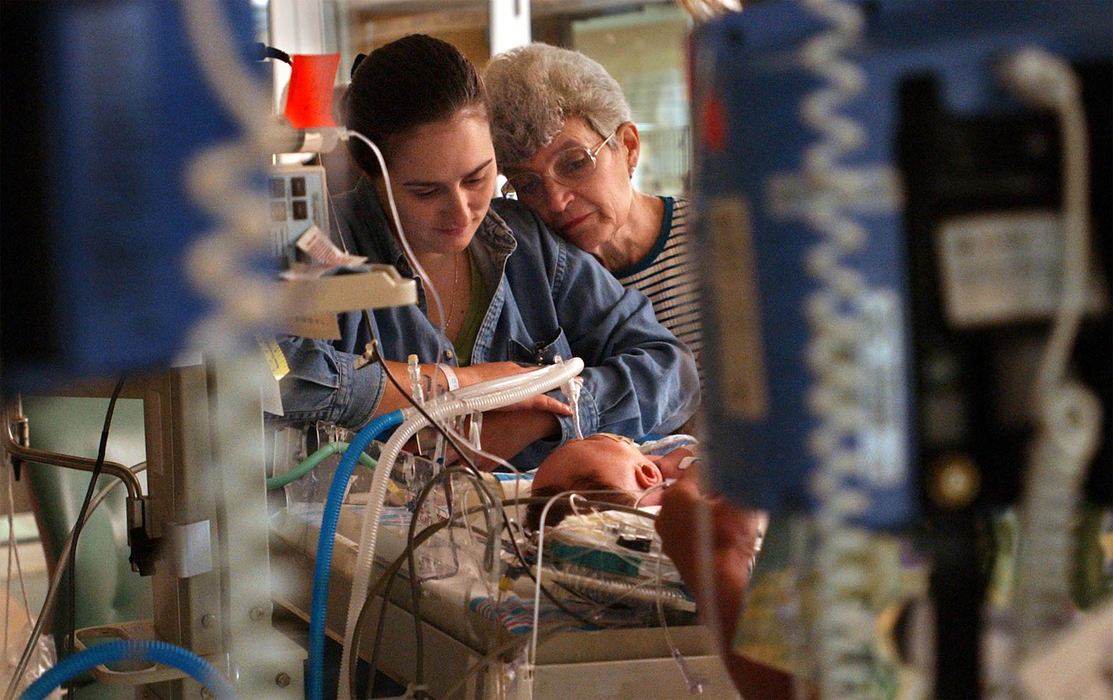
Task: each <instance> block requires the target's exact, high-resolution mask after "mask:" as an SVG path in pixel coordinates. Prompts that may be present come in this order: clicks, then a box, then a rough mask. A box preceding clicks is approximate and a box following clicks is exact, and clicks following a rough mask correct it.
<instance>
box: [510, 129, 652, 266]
mask: <svg viewBox="0 0 1113 700" xmlns="http://www.w3.org/2000/svg"><path fill="white" fill-rule="evenodd" d="M629 126H630V125H629V124H624V125H623V126H621V127H619V129H618V131H617V132H616V133H615V135H614V136H613V137H612V139H611V142H612V143H614V144H617V145H618V148H617V149H616V148H612V147H611V144H610V143H608V144H607V145H605V146H603V147H602V148H600V149H599V152H598V154H597V155H596V158H595V172H594V173H592V174H591V176H589V177H587V178H586V179H584V180H583V181H582V182H580V183H578V184H576V185H574V186H571V187H566V186H564V185H561V184H559V183H557V182H555V181H554V180H553V179H552V178H551V177H548V176H547V173H549V172H550V167H551V166H552V163H553V161H554V160H555V158H556V156H557V154H558V153H560V152H561V151H563V150H564V149H566V148H568V147H569V146H583V147H586V148H587V149H589V150H593V149H595V148H596V147H597V146H598V145H599V143H600V142H601V141H602V140H603V136H605V134H604V135H600V134H598V133H596V131H595V130H594V129H592V128H591V126H589V125H588V123H587V122H586V121H584V120H583V119H580V118H578V117H573V118H571V119H569V120H568V121H566V122H565V123H564V127H563V128H562V129H561V130H560V131H558V132H557V134H556V136H555V137H553V140H552V141H551V142H550V143H549V145H548V146H545V147H544V148H542V149H541V150H539V151H537V152H536V153H534V154H533V156H532V157H531V158H530V159H529V160H526V161H524V162H522V163H519V164H518V165H516V166H515V167H514V168H508V169H507V173H506V174H507V175H511V174H512V173H514V172H522V171H529V172H533V173H537V174H539V175H542V180H543V181H544V195H543V196H542V197H541V198H540V199H539V200H538V201H529V202H526V204H527V205H529V207H530V208H531V209H533V210H534V211H535V212H537V215H538V216H540V217H541V219H542V220H543V221H544V222H545V223H546V224H548V225H549V228H551V229H553V231H555V232H556V233H558V234H559V235H560V236H562V237H564V238H565V239H567V240H568V241H569V242H571V243H572V244H573V245H575V246H577V247H579V248H583V249H584V250H586V251H588V252H589V253H596V254H598V250H599V248H600V246H602V245H603V244H604V243H606V242H607V241H608V240H610V239H611V238H612V237H613V236H614V235H615V232H616V231H618V230H619V229H621V228H622V227H623V226H624V225H625V224H626V220H627V217H628V216H629V214H630V204H631V202H632V201H633V196H634V188H633V185H632V184H631V182H630V173H631V172H632V168H633V163H631V162H630V159H631V158H633V159H634V160H635V162H636V158H637V148H638V143H637V135H636V131H635V132H633V133H631V130H630V129H629V128H628V127H629ZM631 138H632V139H633V143H631ZM631 148H633V149H634V150H633V152H631Z"/></svg>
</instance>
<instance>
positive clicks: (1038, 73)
mask: <svg viewBox="0 0 1113 700" xmlns="http://www.w3.org/2000/svg"><path fill="white" fill-rule="evenodd" d="M1001 78H1002V81H1003V82H1004V83H1005V85H1006V86H1008V87H1009V88H1010V89H1011V90H1012V91H1013V92H1014V93H1015V94H1016V95H1017V96H1018V97H1020V98H1021V99H1022V100H1024V101H1025V102H1027V103H1029V104H1032V105H1034V106H1036V107H1042V108H1046V109H1052V110H1054V111H1055V112H1056V114H1057V116H1058V117H1059V127H1060V136H1061V140H1062V159H1061V163H1062V183H1063V213H1062V218H1063V278H1062V280H1063V281H1062V285H1061V287H1062V288H1061V290H1060V293H1059V304H1058V309H1057V312H1056V314H1055V318H1054V321H1053V324H1052V331H1051V335H1050V338H1049V340H1048V343H1047V345H1046V346H1045V348H1044V354H1043V357H1042V358H1041V360H1040V365H1039V370H1038V373H1037V376H1036V391H1037V397H1036V401H1037V402H1039V401H1041V400H1042V396H1041V395H1042V394H1043V393H1044V392H1046V391H1049V390H1050V389H1052V388H1053V387H1054V386H1055V385H1057V384H1059V383H1061V382H1062V381H1063V379H1064V378H1065V376H1066V372H1067V364H1068V362H1069V359H1070V353H1071V350H1072V348H1073V346H1074V341H1075V337H1076V335H1077V333H1078V326H1079V323H1081V321H1082V317H1083V315H1084V313H1085V307H1086V283H1087V278H1088V274H1089V249H1090V178H1089V170H1090V166H1089V137H1088V135H1087V133H1086V111H1085V105H1084V104H1083V101H1082V85H1081V83H1080V81H1079V80H1078V76H1077V75H1075V73H1074V71H1073V70H1072V69H1071V67H1070V65H1069V64H1068V63H1067V62H1066V61H1064V60H1062V59H1061V58H1058V57H1056V56H1052V55H1051V54H1049V53H1047V52H1046V51H1044V50H1042V49H1038V48H1027V49H1023V50H1021V51H1018V52H1016V53H1015V54H1013V55H1011V56H1010V57H1009V58H1008V60H1006V61H1005V62H1004V63H1003V64H1002V67H1001Z"/></svg>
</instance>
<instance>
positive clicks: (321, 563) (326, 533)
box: [305, 411, 403, 700]
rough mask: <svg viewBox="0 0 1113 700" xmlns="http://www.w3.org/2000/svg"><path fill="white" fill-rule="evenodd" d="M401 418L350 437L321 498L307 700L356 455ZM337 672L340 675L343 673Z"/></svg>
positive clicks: (315, 678) (318, 660) (320, 688)
mask: <svg viewBox="0 0 1113 700" xmlns="http://www.w3.org/2000/svg"><path fill="white" fill-rule="evenodd" d="M402 419H403V413H402V411H393V412H391V413H387V414H385V415H382V416H379V417H378V418H375V419H374V420H372V421H371V422H370V423H368V424H367V425H366V426H364V427H363V429H362V430H360V431H359V432H358V433H356V436H355V437H354V438H352V441H351V442H350V443H349V444H348V449H346V450H344V456H343V457H341V458H340V464H339V465H338V466H337V467H336V474H335V475H333V477H332V485H331V486H330V487H329V492H328V498H327V499H326V501H325V511H324V514H323V515H322V516H321V534H320V537H319V538H318V540H317V559H316V562H315V563H314V569H313V602H312V607H311V608H310V614H309V662H308V667H307V669H306V676H305V687H306V696H307V697H309V698H310V699H311V700H319V699H320V698H322V697H323V695H324V659H325V609H326V606H327V604H328V581H329V572H330V567H331V563H332V547H333V543H334V541H335V539H336V526H337V523H338V522H339V521H340V505H341V503H342V502H343V501H344V493H345V491H347V489H348V480H349V479H350V478H351V476H352V471H353V470H354V469H355V466H356V462H357V461H358V460H359V458H360V455H361V454H362V453H363V451H364V450H365V449H366V448H367V446H368V445H370V444H371V441H372V440H374V439H375V438H376V437H378V436H379V435H380V434H382V433H383V431H385V430H387V429H389V428H393V427H394V426H396V425H398V424H399V423H401V422H402ZM381 462H382V460H380V463H381ZM389 471H390V469H389V467H388V468H387V469H386V470H385V472H384V470H383V469H376V470H375V483H378V482H379V481H380V475H381V474H382V473H387V472H389ZM384 488H385V481H384ZM381 499H382V496H381V495H380V500H381ZM346 651H347V649H345V652H346ZM340 675H341V678H343V677H344V675H345V674H340Z"/></svg>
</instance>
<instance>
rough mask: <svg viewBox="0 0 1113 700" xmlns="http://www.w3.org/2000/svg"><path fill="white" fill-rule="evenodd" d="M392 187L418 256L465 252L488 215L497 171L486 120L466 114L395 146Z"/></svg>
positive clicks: (420, 129)
mask: <svg viewBox="0 0 1113 700" xmlns="http://www.w3.org/2000/svg"><path fill="white" fill-rule="evenodd" d="M389 167H390V184H391V190H392V191H393V193H394V201H395V203H396V204H397V206H398V216H399V218H400V219H401V222H402V230H403V231H405V233H406V238H407V240H408V241H409V243H410V246H411V247H412V248H413V249H414V252H415V253H416V254H417V255H422V254H449V253H458V252H459V251H462V250H464V249H465V248H466V247H467V246H468V243H470V242H471V239H472V236H474V235H475V231H476V229H477V228H478V227H479V222H481V221H482V220H483V217H484V216H486V215H487V209H488V207H489V206H490V204H491V197H492V196H493V193H494V188H495V178H496V176H497V168H496V165H495V148H494V146H493V145H492V143H491V132H490V128H489V126H488V122H487V120H486V118H485V117H482V116H480V115H478V114H475V113H470V112H461V113H459V114H457V115H455V116H454V117H452V118H450V119H448V120H445V121H439V122H433V123H430V124H422V125H420V126H416V127H414V128H413V129H411V130H409V131H407V132H404V133H402V134H399V135H397V136H395V137H394V138H392V139H391V143H390V162H389Z"/></svg>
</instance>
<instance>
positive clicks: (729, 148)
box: [691, 0, 1113, 528]
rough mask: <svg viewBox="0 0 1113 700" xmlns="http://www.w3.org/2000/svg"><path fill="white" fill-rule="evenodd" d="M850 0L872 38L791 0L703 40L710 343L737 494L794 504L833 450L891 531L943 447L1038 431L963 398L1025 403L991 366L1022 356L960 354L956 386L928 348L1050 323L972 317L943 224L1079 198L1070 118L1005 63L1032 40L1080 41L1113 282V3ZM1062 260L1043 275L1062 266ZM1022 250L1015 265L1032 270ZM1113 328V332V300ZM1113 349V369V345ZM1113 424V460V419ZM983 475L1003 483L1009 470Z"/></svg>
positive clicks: (721, 484)
mask: <svg viewBox="0 0 1113 700" xmlns="http://www.w3.org/2000/svg"><path fill="white" fill-rule="evenodd" d="M847 5H849V6H850V7H854V8H857V9H859V10H861V11H862V14H861V17H862V18H863V19H864V20H865V24H864V25H863V26H862V27H861V28H860V31H859V32H858V38H857V39H851V38H848V35H847V34H846V33H845V32H844V33H843V35H842V36H841V37H840V33H839V30H838V29H836V28H835V25H834V24H832V23H831V22H828V21H825V20H824V19H822V18H820V17H818V16H817V15H816V14H815V13H813V12H811V11H810V10H808V9H806V8H805V7H804V3H801V2H778V1H769V2H762V3H757V4H755V5H753V6H750V7H747V9H746V11H744V12H742V13H739V14H735V15H730V16H727V17H725V18H722V19H720V20H717V21H714V22H711V23H708V24H706V25H704V26H701V27H698V28H697V30H696V32H695V34H694V36H693V38H692V42H691V44H692V47H693V48H692V78H693V85H694V88H693V91H694V95H693V128H694V132H695V138H694V144H695V151H696V153H695V161H696V162H695V167H694V169H693V189H694V197H695V200H696V205H697V211H698V217H697V220H698V223H697V227H698V232H699V238H700V243H701V245H702V246H703V251H702V254H703V255H704V256H705V259H707V260H708V261H709V264H710V267H709V274H708V276H707V278H706V279H705V280H704V281H705V286H704V293H705V299H706V301H705V306H706V313H705V317H704V324H705V325H704V327H705V332H706V333H707V334H708V341H709V342H708V343H707V350H706V351H705V352H706V356H705V362H706V365H707V369H708V376H710V377H714V378H715V379H714V380H713V381H712V382H710V383H709V387H708V394H709V396H708V400H707V401H706V402H705V406H706V407H707V411H708V414H709V421H708V422H709V429H710V443H711V449H712V454H713V456H714V460H713V465H714V466H713V480H714V485H715V486H717V487H718V488H720V489H721V490H723V491H725V492H726V493H729V494H731V495H733V496H734V497H735V498H736V499H738V500H739V501H742V502H747V503H750V504H754V505H758V506H762V507H765V508H769V509H771V510H774V511H779V510H810V509H811V508H812V506H813V505H814V501H815V498H814V494H815V493H816V485H815V484H813V483H810V480H811V478H812V476H814V474H815V468H816V466H817V464H818V463H819V462H820V461H823V460H824V459H828V460H829V461H831V462H833V463H834V464H835V465H836V471H838V470H839V469H840V466H839V465H843V466H842V467H841V469H842V471H841V473H842V474H844V475H845V478H844V482H845V483H844V484H843V486H848V487H849V488H850V489H851V490H852V491H854V492H856V493H857V494H859V495H860V496H862V502H861V504H860V505H861V508H860V510H859V512H858V513H857V515H856V517H855V520H856V521H857V522H859V523H862V524H865V525H868V526H871V527H879V528H889V527H897V526H903V525H908V524H909V523H911V522H912V521H913V519H914V517H915V516H916V514H917V512H918V500H919V496H918V494H919V491H920V489H919V486H918V483H917V479H918V478H919V476H918V475H919V473H920V467H921V466H923V464H924V463H925V461H926V460H927V459H928V458H929V457H928V455H929V453H934V452H939V451H942V450H944V449H949V448H962V447H963V443H968V444H967V445H966V447H965V449H972V450H973V451H974V452H975V457H976V458H977V459H978V460H979V461H982V460H983V457H984V458H985V459H984V461H986V463H988V464H990V465H996V466H995V467H994V469H996V468H997V467H998V466H999V467H1000V469H1005V468H1006V467H1005V466H1004V465H1002V464H1000V461H1001V459H1004V458H1001V459H997V458H994V457H993V456H992V455H990V454H985V453H986V452H988V451H992V450H986V449H985V448H984V445H983V443H985V442H990V443H992V442H993V439H994V438H1003V439H1009V438H1015V437H1019V436H1020V435H1022V434H1023V431H1019V432H1017V433H1009V432H1007V431H1006V429H1005V428H1004V427H1002V426H1001V425H996V424H989V423H985V424H981V423H978V420H977V419H976V418H971V419H970V420H969V421H968V422H967V423H966V424H965V425H958V424H957V423H959V422H961V421H962V420H963V419H962V418H961V417H960V416H959V415H958V414H959V413H962V412H965V413H966V414H969V415H970V416H978V415H983V414H987V413H989V411H988V408H987V407H988V406H989V405H991V404H993V403H995V402H1005V401H1007V397H1005V396H1004V392H1005V389H1006V388H1007V387H1002V386H1000V383H1001V382H999V383H998V385H991V384H989V383H988V379H986V378H985V377H980V376H979V373H984V372H987V371H988V370H989V367H988V366H987V363H991V362H992V361H993V360H995V359H996V360H1003V361H1004V360H1008V359H1009V356H1008V355H1007V354H1001V355H1000V356H999V357H993V358H976V357H973V356H972V355H971V354H970V352H968V353H967V355H965V356H961V357H958V358H953V360H954V362H955V363H957V365H958V367H957V369H956V371H960V372H962V373H965V376H964V377H963V378H962V380H963V382H965V383H954V382H952V384H951V385H948V386H943V385H942V384H940V381H942V380H937V381H935V384H933V383H932V381H933V380H932V379H931V376H930V372H929V371H928V370H929V368H928V367H927V366H926V364H925V363H926V362H927V360H928V358H929V357H933V356H935V355H937V354H938V353H935V352H934V351H935V349H937V348H938V347H941V346H945V345H947V344H957V346H961V347H962V348H968V349H970V351H971V352H973V351H974V350H976V349H977V346H979V345H980V344H983V343H985V342H987V339H990V338H1000V337H1003V336H1009V338H1010V341H1009V342H1012V341H1015V340H1017V338H1018V337H1019V336H1020V335H1023V334H1024V333H1028V334H1029V335H1030V336H1031V337H1032V338H1038V337H1042V336H1041V335H1040V334H1041V333H1045V331H1046V320H1047V319H1046V316H1047V310H1046V309H1044V310H1041V309H1030V308H1029V309H1025V308H1019V310H1018V313H1015V314H1011V315H1010V314H1005V313H1002V314H1000V315H999V317H997V318H994V317H990V318H988V319H983V320H985V322H983V323H980V324H979V323H977V322H971V323H967V324H965V325H964V324H962V323H961V322H960V323H958V324H956V323H954V322H953V321H952V320H951V318H952V316H953V310H949V309H947V308H944V307H945V302H946V299H945V298H944V297H945V296H946V293H947V292H948V288H947V287H946V284H947V283H945V282H944V281H942V277H943V276H944V275H946V274H948V270H947V269H944V268H946V266H947V265H948V264H950V263H948V261H947V259H945V258H943V259H941V258H940V257H939V256H941V255H942V253H939V251H938V250H934V249H933V248H932V247H933V246H935V245H936V243H935V242H931V241H929V240H928V239H929V238H930V237H931V236H932V235H933V234H932V232H933V231H936V230H939V229H940V228H941V227H945V226H946V225H947V224H948V223H950V222H954V221H962V220H963V219H962V217H965V216H972V215H975V214H979V213H988V212H1002V211H1008V210H1028V211H1031V210H1041V211H1051V210H1054V209H1056V208H1057V207H1058V206H1059V202H1058V198H1059V184H1058V179H1059V177H1060V175H1059V165H1058V147H1057V142H1058V137H1057V133H1056V131H1055V126H1054V120H1053V119H1051V118H1050V117H1049V116H1048V115H1046V114H1039V113H1034V112H1033V111H1032V110H1031V109H1029V108H1027V107H1025V106H1024V105H1022V104H1021V103H1020V102H1019V101H1018V100H1017V99H1016V98H1015V97H1014V96H1012V95H1010V94H1009V93H1008V92H1007V91H1006V90H1004V89H1003V88H1002V87H1001V84H1000V81H999V79H998V74H997V70H996V67H997V66H998V65H999V64H1000V63H1001V61H1002V60H1003V59H1004V58H1005V57H1006V56H1007V55H1008V54H1009V53H1011V52H1014V51H1016V50H1017V49H1019V48H1021V47H1024V46H1038V47H1042V48H1044V49H1046V50H1047V51H1048V52H1050V53H1052V54H1057V55H1060V56H1063V57H1064V58H1066V59H1067V60H1069V61H1070V62H1071V63H1072V65H1074V66H1075V67H1076V69H1077V70H1078V71H1079V74H1080V76H1081V77H1082V79H1083V82H1084V91H1085V92H1086V95H1085V96H1086V98H1087V109H1088V112H1089V114H1090V116H1091V120H1090V122H1091V123H1090V133H1091V135H1092V138H1091V152H1092V153H1093V157H1092V158H1091V162H1092V168H1093V178H1094V180H1093V182H1094V184H1093V186H1092V188H1091V189H1092V191H1093V202H1092V212H1093V217H1092V218H1093V222H1094V227H1093V228H1094V230H1093V233H1092V238H1093V239H1094V244H1095V245H1094V247H1095V254H1094V259H1095V260H1096V261H1097V262H1098V270H1097V272H1098V273H1099V277H1101V278H1104V279H1105V280H1108V279H1109V247H1110V240H1109V239H1110V226H1109V208H1110V207H1109V189H1110V187H1109V160H1110V156H1109V132H1110V126H1109V125H1110V121H1109V107H1108V104H1109V86H1110V82H1109V75H1110V73H1109V66H1110V57H1111V54H1113V12H1110V6H1109V3H1108V2H1104V1H1103V0H1093V1H1083V2H1058V1H1048V2H1041V1H1032V0H1024V1H1021V0H1017V1H1015V2H1014V1H1011V0H998V1H995V2H973V3H954V2H920V1H915V0H913V1H905V2H892V3H885V2H881V3H872V4H867V3H856V2H851V3H847ZM865 8H869V9H870V10H871V11H870V12H868V13H867V12H865ZM816 39H825V40H827V41H828V42H829V43H828V44H827V45H824V46H818V47H817V46H816V45H815V44H812V43H810V42H814V41H815V40H816ZM843 40H845V41H847V42H849V43H845V45H842V44H841V43H840V41H843ZM806 47H810V48H807V50H808V51H813V52H815V53H814V54H813V59H814V61H813V63H812V65H809V64H808V61H809V60H811V59H809V58H808V53H807V51H806V50H805V49H806ZM823 51H827V52H828V53H822V52H823ZM947 192H952V193H954V194H953V196H950V195H948V194H946V193H947ZM941 193H942V194H941ZM948 197H950V198H949V199H948ZM972 226H973V224H968V228H970V227H972ZM1044 238H1046V232H1045V235H1044ZM1037 243H1041V244H1045V247H1048V246H1046V244H1047V241H1046V240H1042V239H1041V240H1039V241H1037ZM1052 243H1054V241H1052ZM1052 247H1053V246H1052ZM1033 255H1034V256H1035V257H1038V255H1035V254H1033ZM1049 255H1050V257H1049V258H1047V259H1045V260H1044V261H1043V262H1042V263H1040V264H1042V265H1043V268H1041V272H1042V273H1046V272H1047V266H1049V265H1054V264H1057V263H1055V262H1048V260H1057V259H1058V258H1055V257H1054V256H1055V251H1054V250H1051V251H1050V253H1049ZM952 262H953V261H952ZM960 262H961V261H960ZM967 262H968V266H969V265H976V264H977V263H980V262H986V261H985V260H977V259H975V260H973V261H972V262H971V261H967ZM1027 262H1028V263H1031V264H1033V265H1034V264H1036V263H1037V262H1038V261H1033V260H1028V261H1027ZM1013 263H1014V267H1013V268H1008V267H1005V268H1003V269H1004V270H1005V271H1006V272H1007V271H1010V270H1014V271H1015V269H1025V268H1024V263H1025V261H1024V260H1020V261H1016V260H1014V261H1013ZM952 267H954V265H953V264H952ZM960 271H961V270H960ZM1051 271H1052V272H1056V271H1057V270H1054V269H1052V270H1051ZM951 284H952V286H953V283H951ZM959 291H960V292H961V291H963V289H962V288H961V287H960V288H959ZM966 291H969V290H966ZM990 291H996V290H992V289H991V290H990ZM977 303H978V302H976V301H971V302H969V303H968V306H969V308H970V309H972V310H968V312H967V313H968V315H969V314H975V315H976V313H977V312H978V306H977ZM1014 310H1016V309H1014ZM949 312H952V313H950V314H949ZM1019 312H1028V313H1027V316H1028V318H1023V316H1024V314H1023V313H1019ZM1041 314H1042V315H1041ZM1041 323H1043V324H1044V325H1043V327H1041V325H1040V324H1041ZM1096 323H1097V324H1099V328H1100V329H1101V330H1105V331H1106V332H1107V331H1108V329H1109V327H1110V326H1109V316H1108V311H1105V312H1104V315H1102V314H1098V318H1097V321H1096ZM1100 334H1101V333H1100V331H1099V332H1098V333H1096V335H1100ZM1107 334H1108V333H1107ZM1080 342H1085V339H1083V341H1080ZM1094 351H1095V352H1097V353H1099V355H1098V356H1099V357H1101V358H1103V360H1104V364H1105V365H1106V366H1108V364H1109V351H1108V346H1107V345H1106V346H1105V347H1096V348H1094ZM1102 353H1104V354H1102ZM960 354H961V353H960ZM1082 354H1084V353H1079V355H1082ZM1017 362H1019V359H1018V360H1017ZM1093 364H1094V369H1093V371H1092V372H1090V370H1087V369H1086V368H1083V372H1082V373H1083V374H1084V375H1085V374H1086V373H1087V372H1090V373H1091V375H1092V376H1090V379H1091V380H1092V381H1091V384H1092V385H1094V386H1095V387H1096V388H1097V389H1098V391H1099V393H1101V394H1102V395H1103V397H1104V398H1105V401H1106V404H1107V405H1108V395H1109V394H1108V389H1109V386H1108V384H1109V374H1108V370H1106V371H1105V374H1104V376H1102V375H1101V374H1100V369H1097V365H1098V364H1100V363H1093ZM935 369H936V370H937V372H944V371H945V370H946V369H947V368H939V367H936V368H935ZM952 369H955V368H952ZM1021 376H1023V373H1022V372H1021V371H1018V372H1017V373H1016V374H1015V375H1014V377H1013V378H1014V379H1019V377H1021ZM947 388H949V389H950V390H952V397H953V398H954V402H953V403H952V404H950V405H948V404H946V403H945V402H944V400H943V392H944V389H947ZM979 392H983V393H986V394H988V395H987V396H983V397H981V398H979V397H978V396H976V394H978V393H979ZM929 399H931V400H929ZM932 401H934V402H932ZM948 411H951V412H952V413H951V414H950V416H949V417H947V416H943V417H942V418H941V417H940V416H939V415H937V414H941V413H943V414H946V413H948ZM948 420H949V421H951V423H953V425H950V426H947V425H945V423H946V422H947V421H948ZM931 421H935V422H936V423H935V424H934V425H932V424H931ZM998 422H999V423H1005V422H1007V421H1004V420H1002V421H998ZM931 428H934V429H931ZM948 430H949V431H950V433H951V434H950V435H949V436H943V435H942V433H944V432H947V431H948ZM959 433H961V434H959ZM1011 441H1012V442H1016V441H1015V440H1011ZM1105 442H1106V445H1105V447H1104V452H1103V455H1104V456H1105V459H1106V461H1108V458H1109V452H1108V442H1109V438H1108V429H1107V430H1106V439H1105ZM992 449H996V450H997V451H1001V450H1002V446H1001V444H1000V440H998V441H997V445H996V446H995V447H992ZM1005 452H1007V453H1008V459H1016V458H1017V456H1018V455H1019V454H1020V452H1019V451H1013V450H1005ZM821 455H826V457H821ZM840 459H841V460H842V461H841V462H840ZM1098 461H1101V460H1100V459H1099V460H1098ZM1016 468H1017V465H1016V464H1013V465H1012V466H1011V467H1009V469H1011V470H1013V471H1015V470H1016ZM994 469H990V470H988V471H989V472H992V471H994ZM983 476H985V477H986V478H987V479H989V482H990V483H989V485H990V486H993V474H992V473H987V474H985V475H983ZM1013 477H1014V478H1015V474H1014V475H1013ZM828 486H829V485H828ZM820 488H822V485H820ZM991 491H992V489H991ZM994 493H995V497H996V498H998V499H999V500H1008V498H1009V497H1010V496H1012V495H1015V493H1014V492H1013V493H1010V492H1009V490H1008V489H1007V488H1005V487H1001V488H998V489H996V491H995V492H994ZM1104 498H1106V499H1108V498H1109V495H1105V496H1104Z"/></svg>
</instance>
